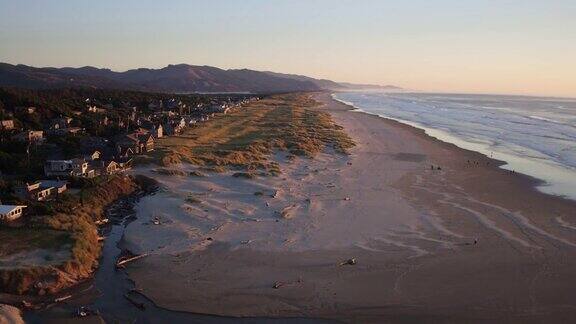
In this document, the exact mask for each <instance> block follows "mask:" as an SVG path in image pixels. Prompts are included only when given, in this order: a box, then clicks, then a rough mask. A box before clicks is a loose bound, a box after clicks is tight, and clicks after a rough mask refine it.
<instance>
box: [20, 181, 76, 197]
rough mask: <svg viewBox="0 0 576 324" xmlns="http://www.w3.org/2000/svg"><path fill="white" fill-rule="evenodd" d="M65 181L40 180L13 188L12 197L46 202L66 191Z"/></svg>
mask: <svg viewBox="0 0 576 324" xmlns="http://www.w3.org/2000/svg"><path fill="white" fill-rule="evenodd" d="M67 189H68V188H67V183H66V181H56V180H40V181H37V182H34V183H32V184H30V183H23V184H19V185H15V186H14V195H15V196H16V197H18V198H21V199H25V200H31V201H46V200H49V199H51V198H53V197H55V196H57V195H58V194H61V193H63V192H64V191H66V190H67Z"/></svg>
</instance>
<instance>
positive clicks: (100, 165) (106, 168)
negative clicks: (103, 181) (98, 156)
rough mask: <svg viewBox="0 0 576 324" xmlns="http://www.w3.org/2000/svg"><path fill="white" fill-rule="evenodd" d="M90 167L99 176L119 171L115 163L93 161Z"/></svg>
mask: <svg viewBox="0 0 576 324" xmlns="http://www.w3.org/2000/svg"><path fill="white" fill-rule="evenodd" d="M90 166H91V167H92V168H94V169H95V170H96V172H97V173H98V174H100V175H109V174H114V173H117V172H119V171H120V170H121V168H120V167H119V166H118V163H116V161H93V162H92V163H91V164H90Z"/></svg>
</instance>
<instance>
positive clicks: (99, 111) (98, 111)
mask: <svg viewBox="0 0 576 324" xmlns="http://www.w3.org/2000/svg"><path fill="white" fill-rule="evenodd" d="M86 110H87V111H88V112H93V113H96V114H103V113H105V112H106V109H104V108H98V107H96V106H93V105H88V106H86Z"/></svg>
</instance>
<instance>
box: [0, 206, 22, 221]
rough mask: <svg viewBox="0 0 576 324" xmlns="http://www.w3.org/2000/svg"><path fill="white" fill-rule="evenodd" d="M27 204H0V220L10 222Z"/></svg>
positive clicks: (18, 215) (19, 215)
mask: <svg viewBox="0 0 576 324" xmlns="http://www.w3.org/2000/svg"><path fill="white" fill-rule="evenodd" d="M26 207H27V206H19V205H0V221H2V222H11V221H14V220H16V219H18V218H20V217H21V216H22V210H23V209H24V208H26Z"/></svg>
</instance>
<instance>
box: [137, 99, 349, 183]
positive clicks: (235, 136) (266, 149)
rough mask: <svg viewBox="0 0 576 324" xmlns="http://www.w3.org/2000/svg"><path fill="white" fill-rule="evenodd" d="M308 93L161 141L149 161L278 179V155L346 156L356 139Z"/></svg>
mask: <svg viewBox="0 0 576 324" xmlns="http://www.w3.org/2000/svg"><path fill="white" fill-rule="evenodd" d="M318 105H319V103H318V102H316V101H315V100H313V99H312V98H311V97H310V96H309V95H306V94H284V95H276V96H272V97H268V98H265V99H263V100H260V101H257V102H253V103H251V104H249V105H247V106H244V107H242V108H237V109H236V110H234V111H232V112H230V113H228V114H226V115H217V116H215V117H213V118H212V119H211V120H210V121H209V122H206V123H200V124H198V125H197V126H195V127H191V128H189V129H188V130H187V131H186V132H184V133H183V134H182V135H180V136H173V137H166V138H162V139H160V140H159V141H158V142H157V146H156V148H157V150H156V152H155V153H154V154H153V155H152V156H150V157H149V160H148V162H154V163H157V164H159V165H162V166H169V165H171V164H175V163H180V162H188V163H191V164H195V165H200V166H204V167H205V168H206V169H207V170H210V171H216V172H218V171H222V170H223V169H224V168H231V169H236V170H245V171H249V172H253V171H260V172H263V173H265V174H270V175H275V174H278V173H280V172H281V171H280V168H279V165H278V163H277V162H276V161H274V159H273V156H272V155H273V153H274V151H275V150H281V151H286V152H289V155H288V157H289V158H295V157H296V156H303V157H313V156H314V155H315V154H317V153H319V152H321V151H323V150H325V149H330V148H331V149H333V150H334V151H336V152H338V153H342V154H347V153H348V149H350V148H351V147H352V146H354V143H353V142H352V140H351V139H350V138H349V137H348V136H347V135H346V134H345V133H344V132H343V131H342V128H341V127H340V126H338V125H336V124H335V123H334V122H333V121H332V119H331V117H330V115H329V114H327V113H325V112H321V111H319V110H317V109H315V107H317V106H318Z"/></svg>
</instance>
